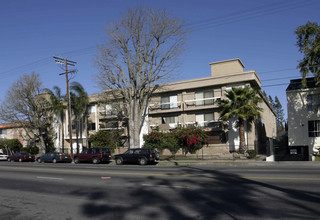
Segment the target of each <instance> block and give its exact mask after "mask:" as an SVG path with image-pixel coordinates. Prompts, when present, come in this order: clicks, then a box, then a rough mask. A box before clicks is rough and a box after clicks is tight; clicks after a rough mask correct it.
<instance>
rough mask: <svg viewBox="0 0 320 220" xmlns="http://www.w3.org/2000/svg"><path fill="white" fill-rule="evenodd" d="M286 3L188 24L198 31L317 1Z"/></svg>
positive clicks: (304, 5)
mask: <svg viewBox="0 0 320 220" xmlns="http://www.w3.org/2000/svg"><path fill="white" fill-rule="evenodd" d="M287 3H288V1H284V2H280V3H278V4H268V5H264V6H259V7H256V8H251V9H249V10H244V11H241V12H237V13H230V14H227V15H222V16H218V17H215V18H212V19H206V20H202V21H199V22H195V23H190V24H189V25H188V26H190V28H191V29H192V27H193V26H194V28H195V29H194V30H193V31H200V30H203V29H207V28H210V27H214V26H220V25H225V24H230V23H235V22H239V21H243V20H248V19H252V18H257V17H262V16H266V15H271V14H275V13H279V12H282V11H286V10H292V9H295V8H301V7H306V6H309V5H312V4H316V3H319V2H317V1H309V2H308V4H306V3H305V2H304V1H303V2H296V3H292V2H290V4H287ZM282 4H284V5H282ZM281 5H282V6H281ZM201 23H203V24H201ZM198 24H200V25H198Z"/></svg>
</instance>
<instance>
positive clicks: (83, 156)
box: [73, 148, 111, 164]
mask: <svg viewBox="0 0 320 220" xmlns="http://www.w3.org/2000/svg"><path fill="white" fill-rule="evenodd" d="M73 158H74V162H75V163H80V162H92V163H95V164H97V163H102V162H106V163H109V162H110V160H111V152H110V150H109V148H86V149H84V150H83V151H82V152H81V153H80V154H74V155H73Z"/></svg>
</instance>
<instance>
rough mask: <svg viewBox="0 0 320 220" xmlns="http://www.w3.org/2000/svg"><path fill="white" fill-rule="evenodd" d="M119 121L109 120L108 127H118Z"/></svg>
mask: <svg viewBox="0 0 320 220" xmlns="http://www.w3.org/2000/svg"><path fill="white" fill-rule="evenodd" d="M118 127H119V122H118V121H107V122H106V128H118Z"/></svg>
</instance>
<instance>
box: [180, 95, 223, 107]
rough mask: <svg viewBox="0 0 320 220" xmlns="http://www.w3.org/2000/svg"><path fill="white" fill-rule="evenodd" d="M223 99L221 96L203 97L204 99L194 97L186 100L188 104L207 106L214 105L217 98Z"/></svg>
mask: <svg viewBox="0 0 320 220" xmlns="http://www.w3.org/2000/svg"><path fill="white" fill-rule="evenodd" d="M219 99H221V97H210V98H203V99H193V100H186V101H184V102H185V103H186V106H187V107H188V106H206V105H214V104H215V102H216V101H217V100H219Z"/></svg>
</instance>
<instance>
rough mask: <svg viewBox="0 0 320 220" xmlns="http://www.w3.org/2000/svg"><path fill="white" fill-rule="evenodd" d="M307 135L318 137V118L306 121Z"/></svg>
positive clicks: (319, 123) (319, 134)
mask: <svg viewBox="0 0 320 220" xmlns="http://www.w3.org/2000/svg"><path fill="white" fill-rule="evenodd" d="M308 133H309V137H320V120H314V121H308Z"/></svg>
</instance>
